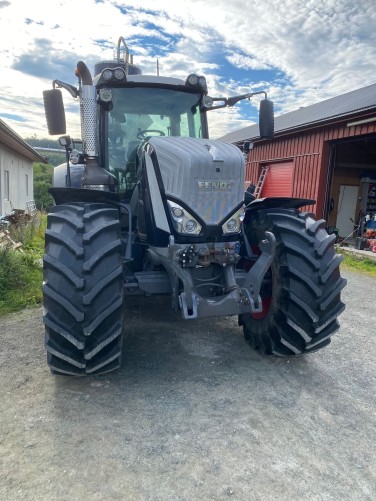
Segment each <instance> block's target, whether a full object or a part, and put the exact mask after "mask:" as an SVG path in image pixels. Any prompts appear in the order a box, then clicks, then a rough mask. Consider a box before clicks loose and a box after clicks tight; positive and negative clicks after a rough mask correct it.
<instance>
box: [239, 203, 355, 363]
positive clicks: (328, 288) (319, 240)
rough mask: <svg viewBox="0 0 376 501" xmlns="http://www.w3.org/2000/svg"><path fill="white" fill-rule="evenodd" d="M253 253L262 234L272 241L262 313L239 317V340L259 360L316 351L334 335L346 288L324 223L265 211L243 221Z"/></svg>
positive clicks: (308, 216)
mask: <svg viewBox="0 0 376 501" xmlns="http://www.w3.org/2000/svg"><path fill="white" fill-rule="evenodd" d="M246 221H247V222H246V224H245V232H246V235H247V238H248V240H249V243H250V244H251V247H252V249H253V251H254V252H255V253H257V250H258V246H257V244H258V242H260V240H262V239H264V238H265V231H271V232H273V234H274V236H275V237H276V252H275V258H274V260H273V262H272V264H271V266H270V269H269V271H268V273H267V274H266V276H265V279H264V281H263V284H262V287H261V293H260V295H261V298H262V302H263V311H262V312H261V313H254V314H248V315H241V316H240V317H239V323H240V325H243V329H244V336H245V338H246V339H247V340H248V341H250V343H251V345H252V347H253V348H255V349H258V350H259V351H260V352H261V353H262V354H265V355H277V356H293V355H299V354H302V353H309V352H312V351H316V350H319V349H320V348H323V347H324V346H326V345H327V344H329V343H330V338H331V336H332V335H333V334H334V333H335V332H336V331H337V330H338V328H339V324H338V321H337V317H338V315H339V314H340V313H341V312H342V311H343V310H344V304H343V303H342V302H341V300H340V292H341V290H342V289H343V287H344V286H345V285H346V280H345V279H343V278H341V276H340V272H339V264H340V263H341V261H342V256H340V255H337V254H336V252H335V249H334V239H335V235H328V233H327V232H326V230H325V221H324V220H320V221H315V219H314V216H313V214H311V213H300V212H299V211H297V210H291V209H267V210H263V211H260V212H258V213H255V214H252V215H251V217H249V218H247V219H246Z"/></svg>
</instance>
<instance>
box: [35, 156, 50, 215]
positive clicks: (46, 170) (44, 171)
mask: <svg viewBox="0 0 376 501" xmlns="http://www.w3.org/2000/svg"><path fill="white" fill-rule="evenodd" d="M33 167H34V200H35V205H36V207H37V209H38V210H45V211H47V212H48V211H49V210H50V208H51V207H52V206H53V205H54V200H53V198H52V196H51V195H50V194H49V193H48V190H49V189H50V188H51V187H52V175H53V171H54V168H53V166H52V165H49V164H42V163H34V165H33Z"/></svg>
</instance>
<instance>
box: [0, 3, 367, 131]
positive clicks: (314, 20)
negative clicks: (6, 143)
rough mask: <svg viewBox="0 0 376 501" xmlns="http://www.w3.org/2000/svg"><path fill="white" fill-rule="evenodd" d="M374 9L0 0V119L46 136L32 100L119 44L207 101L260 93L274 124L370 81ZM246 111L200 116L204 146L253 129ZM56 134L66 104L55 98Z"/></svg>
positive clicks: (254, 104) (70, 112)
mask: <svg viewBox="0 0 376 501" xmlns="http://www.w3.org/2000/svg"><path fill="white" fill-rule="evenodd" d="M375 27H376V4H375V0H358V1H354V0H248V1H246V0H142V1H140V2H139V1H136V0H134V1H131V0H130V1H114V0H48V1H47V0H33V1H30V0H0V118H1V119H2V120H3V121H5V122H6V123H7V125H9V126H10V127H11V128H12V129H13V130H14V131H16V132H17V133H18V134H19V135H20V136H21V137H30V136H32V135H34V134H35V135H36V136H37V137H49V136H48V131H47V126H46V121H45V117H44V109H43V99H42V92H43V90H45V89H49V88H51V82H52V80H54V79H59V80H63V81H65V82H68V83H70V84H73V85H77V79H76V77H75V76H74V69H75V67H76V63H77V61H79V60H83V61H85V62H86V64H87V65H88V67H89V68H90V69H92V68H93V65H94V64H95V63H96V62H98V61H100V60H103V59H112V57H113V49H114V47H115V46H116V44H117V41H118V39H119V37H120V36H123V37H124V39H125V40H126V42H127V44H128V46H129V49H130V51H131V53H132V54H134V61H135V64H136V65H137V66H139V67H140V68H141V70H142V72H143V74H156V67H157V60H158V61H159V70H160V75H163V76H173V77H178V78H183V79H185V78H186V77H187V75H188V74H190V73H198V74H200V75H204V76H205V77H206V79H207V82H208V87H209V95H211V96H212V97H221V96H227V97H228V96H234V95H237V94H243V93H247V92H252V91H260V90H265V91H266V92H267V94H268V97H269V99H271V100H272V101H273V102H274V106H275V113H276V115H280V114H283V113H287V112H289V111H293V110H295V109H298V108H300V107H302V106H308V105H310V104H314V103H316V102H319V101H322V100H325V99H328V98H330V97H334V96H337V95H340V94H343V93H345V92H349V91H352V90H355V89H359V88H361V87H364V86H366V85H370V84H372V83H375V82H376V29H375ZM258 102H259V100H258V99H256V98H252V99H251V101H242V102H241V103H239V104H238V105H236V106H234V107H233V108H226V109H221V110H216V111H212V112H210V113H209V117H208V119H209V131H210V137H212V138H218V137H220V136H222V135H224V134H226V133H228V132H231V131H234V130H237V129H241V128H242V127H245V126H248V125H251V124H252V123H255V122H256V121H257V113H258ZM64 103H65V106H66V112H67V113H66V116H67V133H69V134H71V135H72V136H73V137H79V135H80V128H79V112H78V104H77V103H76V102H75V101H74V100H73V99H72V98H71V96H70V95H69V94H68V93H67V92H65V91H64Z"/></svg>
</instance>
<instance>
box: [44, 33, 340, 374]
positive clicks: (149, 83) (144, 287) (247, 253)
mask: <svg viewBox="0 0 376 501" xmlns="http://www.w3.org/2000/svg"><path fill="white" fill-rule="evenodd" d="M157 73H158V72H157ZM75 74H76V77H77V79H78V83H77V87H76V86H74V85H71V84H68V83H65V82H62V81H60V80H54V81H53V85H52V87H53V88H52V89H50V90H47V91H44V93H43V94H44V104H45V110H46V118H47V124H48V131H49V134H50V135H59V136H61V137H60V138H59V142H60V144H61V145H62V146H64V147H65V150H66V153H67V155H66V156H67V162H66V163H64V164H63V165H60V166H58V167H56V168H55V170H54V176H53V187H52V188H51V190H50V191H51V193H52V195H53V197H54V200H55V205H54V207H53V208H52V210H51V211H50V213H49V214H48V225H47V230H46V236H45V254H44V282H43V296H44V324H45V331H46V333H45V345H46V351H47V361H48V365H49V367H50V369H51V371H52V373H53V374H70V375H86V374H101V373H106V372H109V371H112V370H114V369H116V368H118V367H119V366H120V363H121V355H122V349H123V325H124V315H125V312H124V301H125V300H126V299H125V298H126V297H127V296H129V295H142V294H143V295H147V296H150V295H152V294H168V295H169V296H170V298H171V308H172V310H175V311H176V310H180V311H181V313H182V316H183V318H184V319H187V320H195V319H200V318H203V317H213V316H215V317H218V316H229V315H237V316H238V323H239V325H240V326H242V327H243V330H244V336H245V339H246V340H248V341H249V342H250V344H251V345H252V347H253V348H255V349H258V350H259V351H260V353H262V354H265V355H276V356H284V357H290V356H294V355H299V354H303V353H309V352H312V351H316V350H319V349H320V348H322V347H324V346H326V345H327V344H328V343H329V342H330V338H331V336H332V334H334V333H335V332H336V331H337V330H338V327H339V325H338V321H337V317H338V315H339V314H340V313H341V312H342V311H343V309H344V305H343V303H342V302H341V300H340V292H341V289H342V288H343V287H344V285H345V280H344V279H343V278H341V276H340V272H339V264H340V262H341V257H340V256H338V255H337V254H336V252H335V249H334V242H333V241H334V238H335V236H334V235H328V233H327V232H326V230H325V227H326V224H325V221H323V220H320V221H316V220H315V219H314V216H313V214H312V213H309V212H303V211H302V208H303V207H304V206H307V205H312V204H313V203H314V201H313V200H307V199H294V198H256V197H255V196H254V194H253V193H252V190H248V191H247V190H245V160H244V154H243V152H242V151H241V150H240V149H239V148H238V147H237V146H235V145H231V144H227V143H224V142H220V141H215V140H210V139H209V132H208V122H207V113H208V112H210V111H211V110H214V109H218V108H224V107H226V106H234V105H235V104H236V103H237V102H239V101H241V100H243V99H249V98H251V97H252V96H253V95H254V94H263V95H264V98H263V99H261V100H260V113H259V129H260V137H261V138H264V139H265V140H271V139H272V137H273V129H274V117H273V104H272V102H271V101H269V100H268V99H267V96H266V93H264V92H262V93H261V92H250V93H247V94H243V95H238V96H234V97H229V98H226V97H217V98H212V97H210V96H209V95H208V90H207V84H206V80H205V78H204V77H203V76H201V75H196V74H190V75H188V76H187V78H186V80H181V79H178V78H172V77H164V76H159V75H158V74H157V75H155V76H146V75H143V74H142V73H141V71H140V69H139V68H138V67H136V66H135V65H134V64H133V57H132V56H131V55H130V52H129V50H128V47H127V45H126V43H125V41H124V39H123V38H122V37H120V39H119V42H118V45H117V50H116V52H115V57H114V59H113V60H110V61H104V62H100V63H98V64H97V65H96V66H95V69H94V77H92V76H91V73H90V71H89V69H88V68H87V66H86V64H85V63H84V62H82V61H79V62H78V64H77V68H76V72H75ZM61 89H65V90H67V91H68V92H69V93H70V94H71V95H72V97H73V98H75V99H78V100H79V103H80V114H81V132H82V137H81V139H80V140H74V139H73V138H71V137H70V136H68V135H66V119H65V112H64V104H63V99H62V92H61ZM299 209H301V210H299Z"/></svg>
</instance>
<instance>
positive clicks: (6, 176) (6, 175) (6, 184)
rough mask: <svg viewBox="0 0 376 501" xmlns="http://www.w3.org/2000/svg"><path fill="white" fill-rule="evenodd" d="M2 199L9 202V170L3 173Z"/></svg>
mask: <svg viewBox="0 0 376 501" xmlns="http://www.w3.org/2000/svg"><path fill="white" fill-rule="evenodd" d="M4 198H5V200H9V170H5V171H4Z"/></svg>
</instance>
